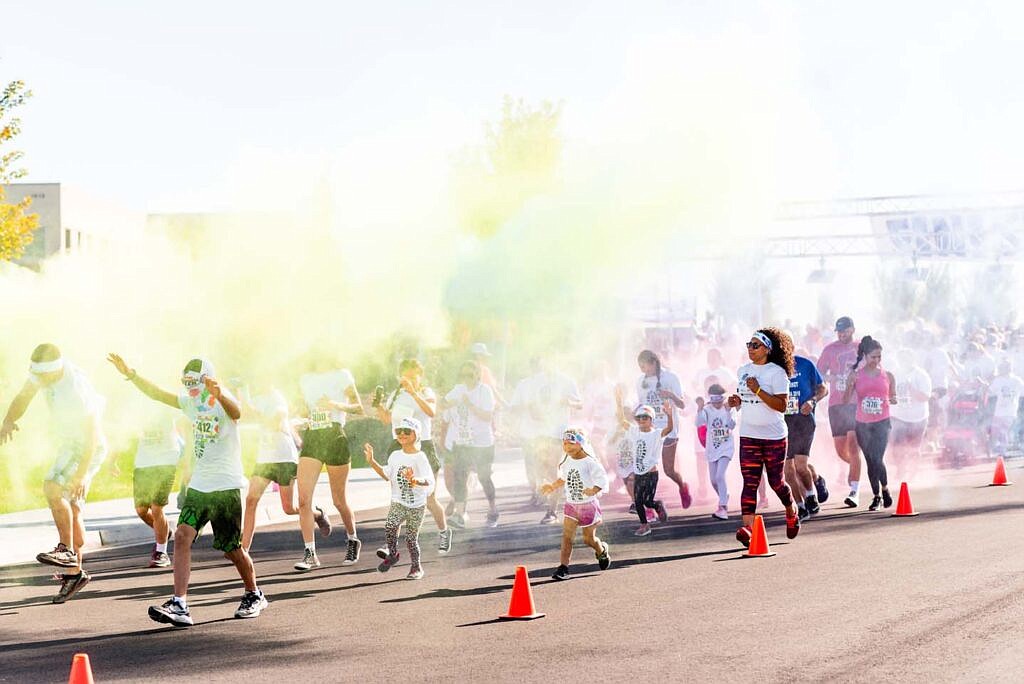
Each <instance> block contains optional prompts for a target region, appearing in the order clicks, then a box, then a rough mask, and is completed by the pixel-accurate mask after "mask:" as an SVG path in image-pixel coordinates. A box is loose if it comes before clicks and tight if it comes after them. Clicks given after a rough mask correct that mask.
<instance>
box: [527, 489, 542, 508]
mask: <svg viewBox="0 0 1024 684" xmlns="http://www.w3.org/2000/svg"><path fill="white" fill-rule="evenodd" d="M540 503H541V501H540V497H539V496H537V493H536V492H534V493H533V494H531V495H530V503H529V504H528V505H529V506H530V508H533V507H534V506H539V505H540Z"/></svg>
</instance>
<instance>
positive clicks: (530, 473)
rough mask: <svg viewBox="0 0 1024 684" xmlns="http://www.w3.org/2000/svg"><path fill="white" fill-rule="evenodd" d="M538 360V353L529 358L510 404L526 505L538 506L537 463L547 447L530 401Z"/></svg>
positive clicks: (539, 477)
mask: <svg viewBox="0 0 1024 684" xmlns="http://www.w3.org/2000/svg"><path fill="white" fill-rule="evenodd" d="M540 369H541V360H540V357H539V356H534V357H532V358H531V359H530V375H528V376H526V377H525V378H523V379H522V380H520V381H519V382H518V383H516V387H515V389H514V390H513V391H512V401H511V407H512V409H513V411H514V412H515V414H516V416H517V421H516V422H517V423H518V428H519V429H518V432H519V440H520V447H521V449H522V452H523V468H524V470H525V471H526V481H527V482H528V483H529V485H530V505H531V506H540V505H543V504H544V503H545V500H544V497H542V496H541V495H540V485H541V484H542V483H543V478H544V476H543V474H542V472H541V470H540V467H539V464H540V462H541V460H542V455H543V452H544V450H545V449H546V448H547V447H548V446H549V445H548V440H547V439H546V438H545V437H544V434H543V426H542V425H541V424H540V423H541V421H540V418H541V416H540V410H539V407H538V406H537V405H536V404H535V403H534V397H535V396H536V391H535V389H534V386H535V385H536V383H537V379H538V378H539V377H540Z"/></svg>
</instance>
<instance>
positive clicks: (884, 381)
mask: <svg viewBox="0 0 1024 684" xmlns="http://www.w3.org/2000/svg"><path fill="white" fill-rule="evenodd" d="M861 363H863V364H864V365H863V367H861ZM895 392H896V380H895V379H894V378H893V376H892V373H890V372H889V371H887V370H883V369H882V345H881V344H879V343H878V341H877V340H875V339H873V338H872V337H871V336H870V335H865V336H864V338H863V339H862V340H861V341H860V344H859V345H858V346H857V360H856V361H855V362H854V364H853V370H851V371H850V375H849V377H848V378H847V380H846V397H845V400H846V401H849V400H850V399H851V398H856V404H857V426H856V431H857V445H858V446H859V447H860V450H861V451H863V452H864V461H865V462H866V463H867V464H868V480H869V481H870V482H871V493H872V494H873V497H872V499H871V504H870V505H869V506H868V510H869V511H877V510H878V506H879V504H881V505H883V506H885V508H888V507H889V506H892V495H891V494H889V476H888V474H887V473H886V470H885V449H886V447H887V446H888V445H889V431H890V430H891V429H892V427H891V423H890V422H889V404H895V403H896V396H895ZM879 487H881V492H879Z"/></svg>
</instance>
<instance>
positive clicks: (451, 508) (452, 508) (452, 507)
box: [444, 499, 455, 516]
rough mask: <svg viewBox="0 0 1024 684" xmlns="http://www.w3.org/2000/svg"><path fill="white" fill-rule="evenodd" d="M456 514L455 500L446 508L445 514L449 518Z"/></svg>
mask: <svg viewBox="0 0 1024 684" xmlns="http://www.w3.org/2000/svg"><path fill="white" fill-rule="evenodd" d="M454 512H455V500H454V499H453V500H451V501H449V502H448V505H447V506H445V507H444V514H445V515H446V516H448V515H451V514H452V513H454Z"/></svg>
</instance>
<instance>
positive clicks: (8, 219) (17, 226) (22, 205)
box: [0, 81, 39, 261]
mask: <svg viewBox="0 0 1024 684" xmlns="http://www.w3.org/2000/svg"><path fill="white" fill-rule="evenodd" d="M31 96H32V92H31V91H29V90H26V89H25V84H24V83H23V82H22V81H12V82H10V83H8V84H7V87H6V88H4V90H3V94H0V261H10V260H11V259H17V258H18V257H20V256H21V255H22V254H24V252H25V248H26V247H28V245H29V244H30V243H31V242H32V233H33V232H34V231H35V230H36V228H38V227H39V216H38V215H37V214H30V213H28V209H29V206H30V205H31V204H32V199H31V198H29V197H26V198H24V199H23V200H21V201H19V202H17V203H13V204H11V203H8V202H6V201H4V200H5V193H4V189H3V185H2V184H4V183H11V182H13V181H15V180H17V179H18V178H21V177H22V176H24V175H25V173H26V171H25V169H23V168H18V167H16V166H15V165H16V164H17V163H18V162H19V161H21V157H22V153H21V152H20V151H18V150H11V151H6V145H8V144H9V143H10V142H11V141H12V140H14V138H16V137H17V135H18V133H20V132H21V120H20V119H18V118H16V117H13V116H11V111H12V110H14V109H16V108H17V107H20V106H21V105H23V104H24V103H25V101H26V100H27V99H28V98H30V97H31Z"/></svg>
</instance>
